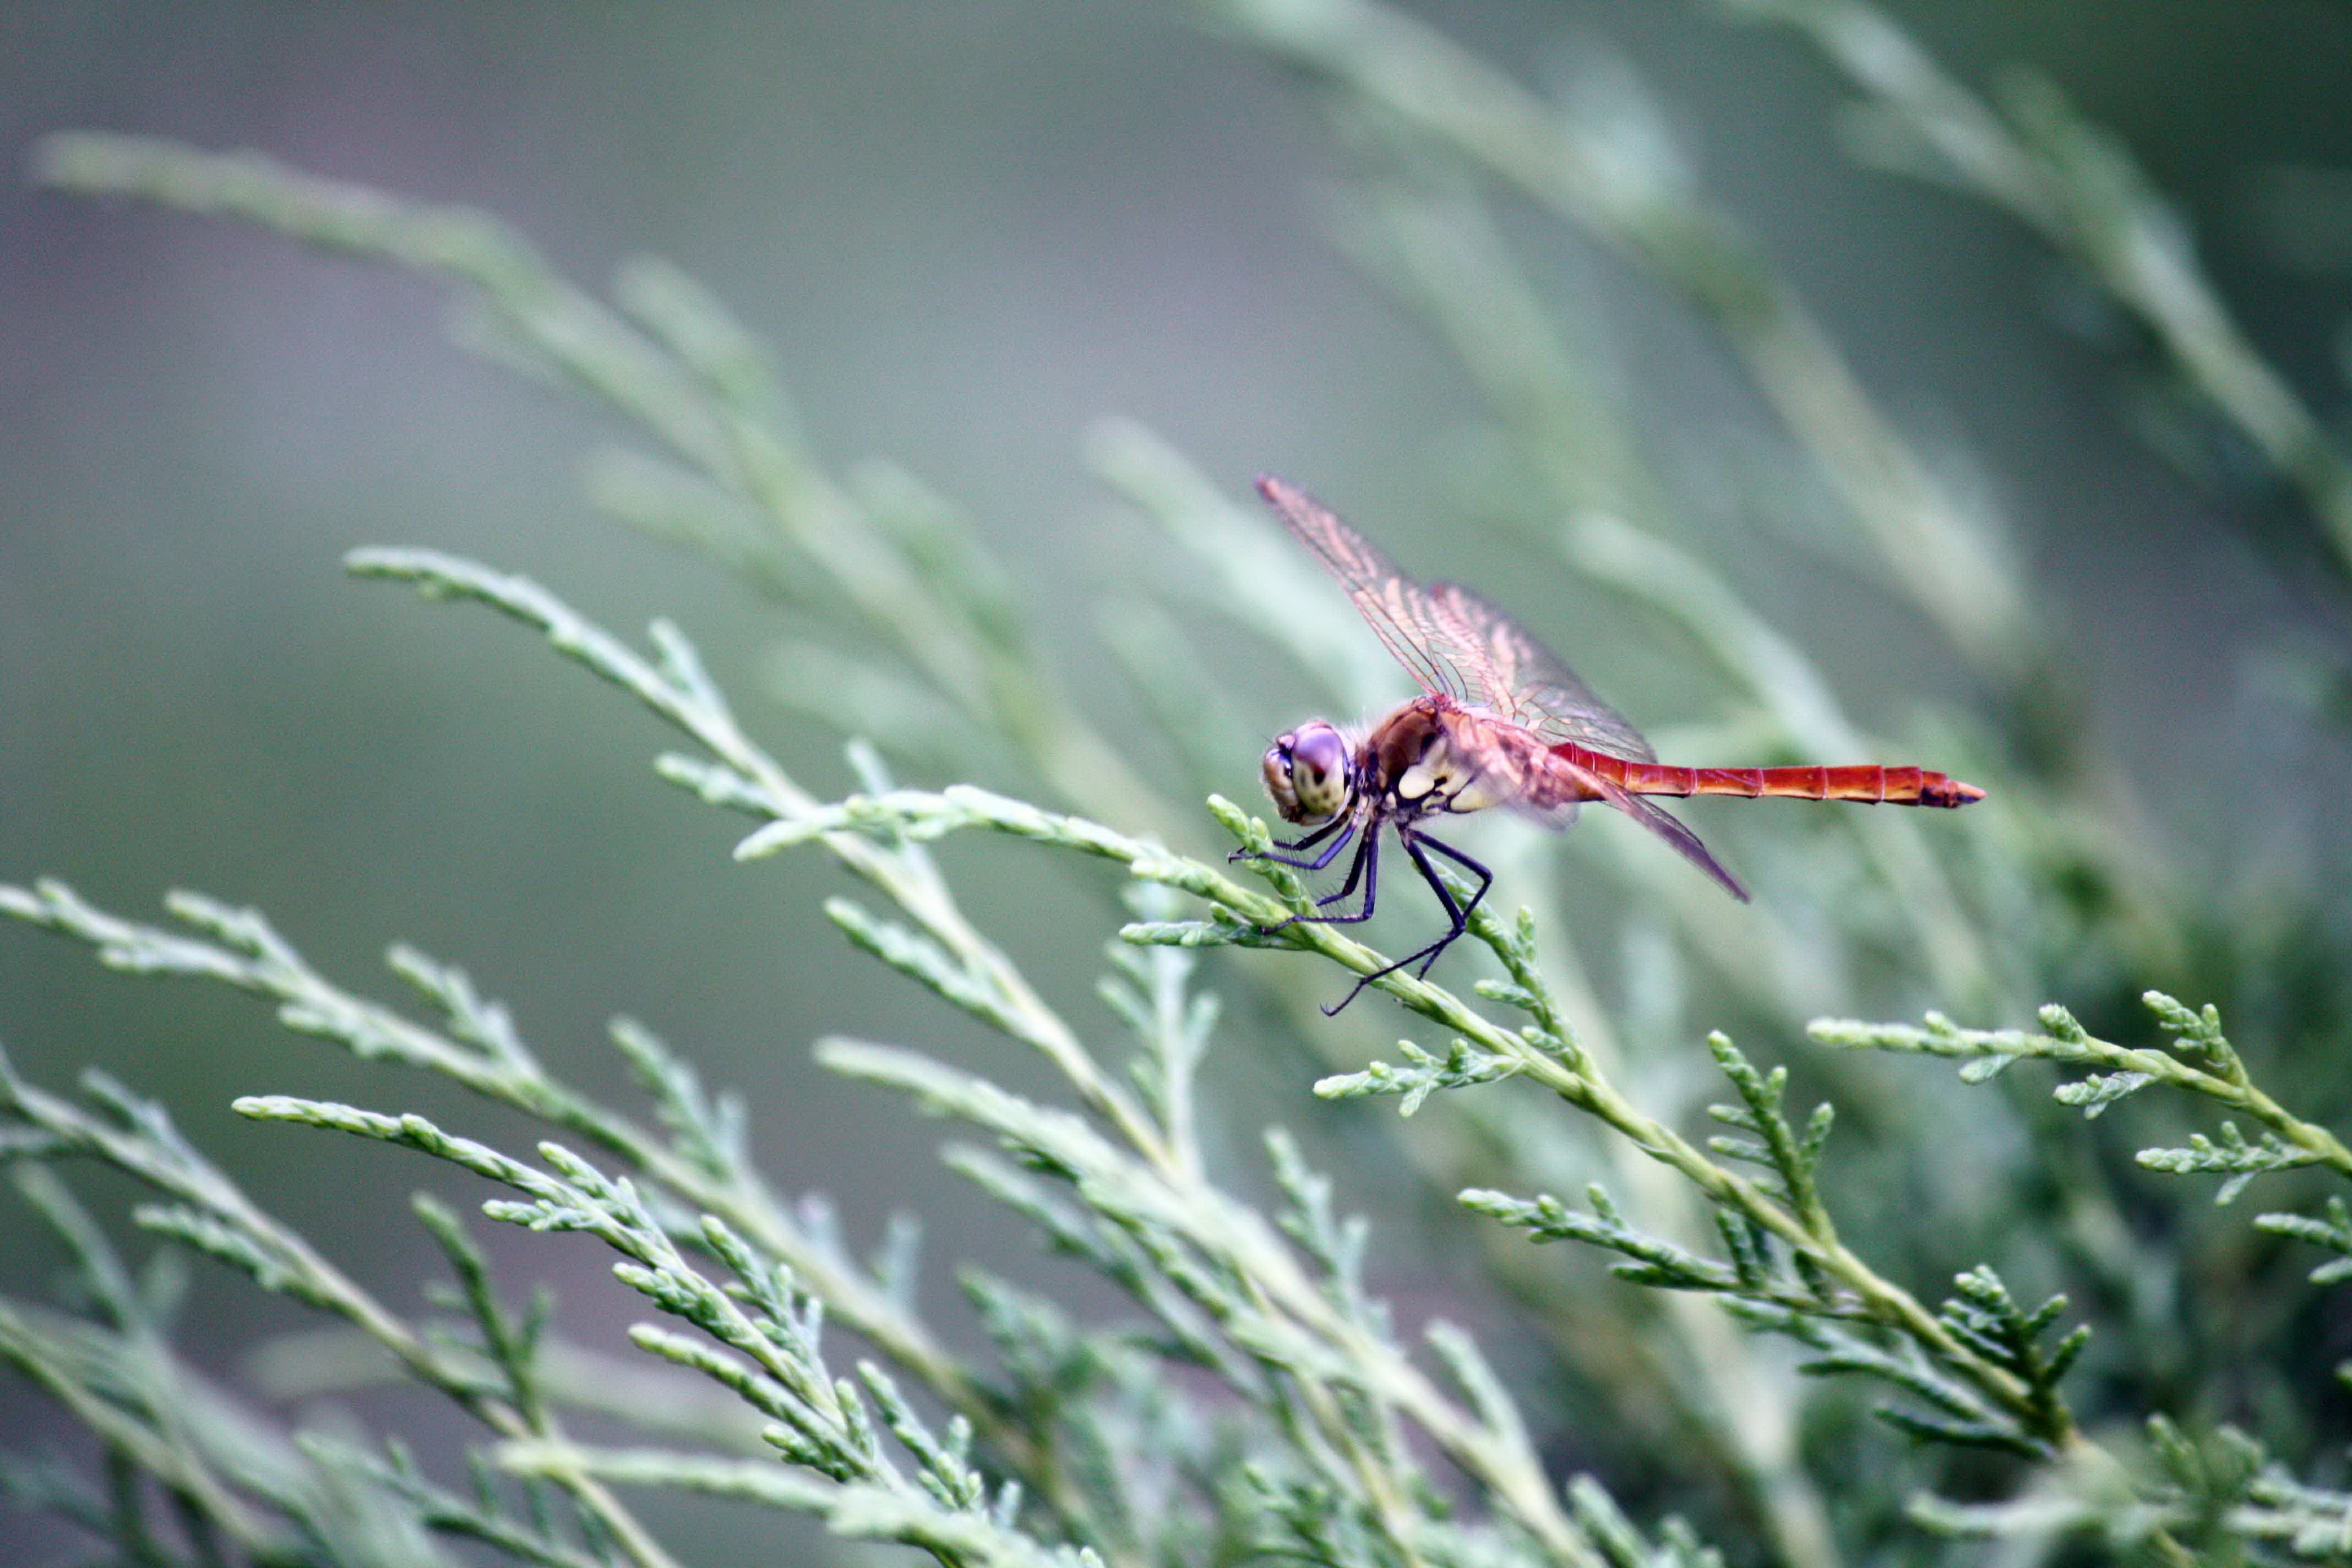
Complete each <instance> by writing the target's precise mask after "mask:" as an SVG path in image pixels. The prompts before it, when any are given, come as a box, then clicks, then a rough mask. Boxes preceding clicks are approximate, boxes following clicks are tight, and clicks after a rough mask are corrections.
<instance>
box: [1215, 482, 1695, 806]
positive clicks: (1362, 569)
mask: <svg viewBox="0 0 2352 1568" xmlns="http://www.w3.org/2000/svg"><path fill="white" fill-rule="evenodd" d="M1257 488H1258V493H1259V494H1260V495H1263V496H1264V497H1265V499H1266V501H1267V502H1268V504H1270V505H1271V506H1272V507H1273V508H1274V510H1275V511H1276V513H1277V514H1278V515H1279V516H1280V517H1281V519H1282V521H1284V522H1285V523H1286V524H1288V525H1289V528H1290V531H1291V532H1292V533H1294V534H1296V535H1297V536H1298V539H1299V541H1300V542H1302V543H1304V544H1305V545H1306V546H1307V548H1308V549H1309V550H1312V551H1313V552H1315V553H1316V555H1317V556H1318V557H1319V558H1320V559H1321V560H1322V562H1323V564H1324V565H1326V566H1328V567H1329V568H1330V569H1331V574H1332V575H1333V576H1335V577H1337V578H1339V583H1340V585H1341V586H1342V587H1344V588H1346V589H1347V591H1348V596H1349V598H1350V599H1353V600H1354V601H1355V602H1356V608H1357V609H1358V610H1360V611H1361V612H1362V614H1363V617H1364V619H1365V620H1367V621H1369V622H1370V624H1371V627H1372V630H1373V631H1374V632H1375V633H1376V634H1378V635H1379V637H1380V639H1381V642H1383V643H1385V644H1387V645H1388V650H1389V652H1391V654H1394V655H1395V656H1396V659H1397V662H1398V663H1399V664H1402V665H1403V666H1404V667H1405V668H1406V669H1407V670H1408V671H1410V672H1411V673H1412V678H1413V679H1415V680H1417V681H1419V682H1420V683H1421V687H1422V689H1423V690H1424V691H1429V692H1432V693H1434V694H1437V695H1440V696H1444V697H1451V698H1453V699H1454V700H1455V701H1457V702H1464V703H1470V704H1475V705H1476V706H1478V707H1481V708H1485V709H1486V710H1489V711H1491V712H1494V713H1496V714H1498V715H1500V716H1501V717H1503V718H1506V719H1508V720H1510V721H1512V722H1514V723H1517V724H1519V725H1521V726H1523V727H1524V728H1526V729H1527V730H1528V731H1529V732H1531V733H1533V734H1535V735H1536V736H1538V738H1540V739H1542V740H1544V741H1546V742H1549V743H1551V744H1555V745H1557V744H1559V742H1563V741H1574V742H1577V743H1578V744H1580V745H1586V746H1591V747H1593V748H1594V749H1596V750H1598V751H1603V752H1610V753H1611V754H1612V755H1615V756H1621V757H1631V758H1633V759H1634V760H1636V761H1639V762H1652V761H1654V760H1655V759H1656V757H1657V753H1656V752H1653V751H1652V750H1651V749H1650V743H1649V742H1647V741H1644V740H1643V739H1642V735H1641V731H1637V730H1635V729H1634V728H1633V725H1631V724H1629V723H1627V722H1626V721H1625V720H1624V718H1623V716H1622V715H1621V714H1620V713H1618V712H1617V710H1614V709H1612V708H1611V707H1610V706H1609V704H1607V703H1606V702H1603V701H1601V699H1600V698H1598V697H1596V696H1594V695H1593V692H1592V689H1591V687H1589V686H1587V685H1585V684H1584V682H1583V681H1581V680H1580V679H1577V677H1576V673H1575V671H1573V670H1571V669H1570V668H1568V666H1567V665H1566V664H1565V663H1564V662H1562V661H1561V659H1560V658H1559V655H1557V654H1555V653H1553V652H1552V651H1551V650H1550V649H1549V648H1547V647H1544V646H1543V644H1541V643H1539V642H1538V641H1537V640H1536V639H1535V638H1534V637H1532V636H1530V635H1529V634H1528V630H1527V628H1526V627H1524V626H1520V625H1519V624H1518V623H1517V621H1515V620H1513V619H1511V617H1510V616H1507V615H1505V614H1504V613H1503V612H1502V611H1501V610H1498V609H1496V607H1495V606H1494V605H1490V604H1488V603H1487V602H1486V600H1484V599H1482V598H1480V597H1479V596H1478V595H1475V594H1473V593H1472V592H1470V590H1469V589H1467V588H1464V587H1460V586H1457V585H1456V584H1452V583H1441V584H1437V585H1436V586H1435V587H1433V588H1424V587H1423V586H1422V585H1421V584H1418V583H1415V582H1413V581H1412V579H1411V578H1409V577H1407V576H1406V575H1405V574H1403V573H1402V572H1401V571H1399V570H1398V569H1397V565H1396V563H1394V562H1393V561H1391V560H1390V559H1389V558H1388V557H1387V556H1386V555H1384V554H1382V553H1381V551H1380V549H1379V548H1378V547H1377V546H1376V545H1374V544H1373V543H1372V542H1370V540H1367V539H1366V538H1364V536H1363V535H1361V534H1360V533H1358V532H1357V531H1355V530H1354V529H1352V528H1349V526H1348V525H1347V524H1346V523H1344V522H1341V521H1339V518H1338V517H1337V516H1336V515H1334V514H1333V513H1332V511H1331V510H1330V509H1328V507H1325V506H1323V505H1321V504H1320V503H1318V501H1316V500H1315V499H1314V498H1313V497H1311V496H1309V495H1307V493H1306V492H1305V491H1304V490H1301V489H1297V487H1295V486H1293V485H1291V484H1288V483H1287V482H1286V481H1284V480H1282V479H1276V478H1274V477H1273V476H1272V475H1262V476H1260V478H1259V479H1258V481H1257Z"/></svg>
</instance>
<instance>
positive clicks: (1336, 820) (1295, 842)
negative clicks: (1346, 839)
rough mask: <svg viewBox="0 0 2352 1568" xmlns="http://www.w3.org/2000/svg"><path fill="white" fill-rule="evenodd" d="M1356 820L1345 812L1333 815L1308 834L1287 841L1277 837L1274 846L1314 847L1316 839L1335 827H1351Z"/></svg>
mask: <svg viewBox="0 0 2352 1568" xmlns="http://www.w3.org/2000/svg"><path fill="white" fill-rule="evenodd" d="M1355 820H1356V819H1355V817H1354V816H1351V815H1346V814H1343V815H1341V816H1335V817H1333V818H1332V819H1331V820H1330V821H1328V822H1327V823H1325V824H1324V825H1323V826H1320V827H1318V828H1317V829H1316V830H1315V831H1314V832H1312V833H1309V834H1307V835H1305V836H1304V837H1298V838H1293V839H1289V840H1284V839H1280V838H1277V839H1276V840H1275V841H1274V847H1276V849H1312V848H1314V847H1315V842H1316V840H1318V839H1319V838H1321V837H1323V836H1324V835H1325V834H1327V833H1328V832H1330V831H1331V830H1332V829H1333V828H1337V827H1350V826H1353V825H1354V823H1355Z"/></svg>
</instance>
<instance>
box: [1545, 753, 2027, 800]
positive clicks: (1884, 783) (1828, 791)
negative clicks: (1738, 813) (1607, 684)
mask: <svg viewBox="0 0 2352 1568" xmlns="http://www.w3.org/2000/svg"><path fill="white" fill-rule="evenodd" d="M1551 751H1552V754H1553V755H1554V756H1556V757H1559V758H1561V759H1562V760H1563V761H1566V762H1569V763H1574V764H1575V765H1576V766H1578V767H1580V768H1582V769H1584V770H1585V771H1586V772H1587V773H1596V774H1598V775H1600V776H1601V778H1604V779H1607V780H1608V781H1609V782H1610V783H1611V784H1615V785H1617V786H1618V787H1619V788H1621V789H1623V790H1625V791H1626V792H1628V793H1629V794H1633V795H1746V796H1748V797H1750V798H1755V797H1759V796H1763V795H1776V796H1780V797H1784V798H1789V799H1795V800H1858V801H1861V802H1863V803H1864V805H1943V806H1960V805H1968V804H1969V802H1970V801H1976V800H1982V799H1983V798H1984V793H1985V792H1984V791H1982V790H1980V789H1979V788H1978V787H1977V786H1976V785H1974V784H1962V783H1961V782H1960V781H1959V780H1958V779H1955V778H1948V777H1946V776H1945V775H1944V774H1942V773H1935V772H1932V771H1930V770H1929V769H1927V768H1889V767H1882V766H1880V765H1879V764H1878V763H1862V764H1859V765H1857V766H1853V767H1842V768H1825V767H1818V766H1817V767H1799V768H1683V767H1673V766H1669V765H1668V764H1666V763H1636V762H1629V761H1627V760H1626V759H1625V758H1623V757H1612V756H1611V755H1610V754H1609V753H1608V752H1596V751H1593V750H1592V749H1591V747H1589V746H1580V745H1577V744H1576V743H1575V742H1569V743H1567V744H1565V745H1559V746H1554V747H1553V748H1552V749H1551Z"/></svg>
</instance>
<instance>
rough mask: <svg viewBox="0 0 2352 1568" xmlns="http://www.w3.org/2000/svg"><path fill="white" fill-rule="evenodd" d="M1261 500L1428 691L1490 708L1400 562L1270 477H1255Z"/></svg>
mask: <svg viewBox="0 0 2352 1568" xmlns="http://www.w3.org/2000/svg"><path fill="white" fill-rule="evenodd" d="M1257 493H1258V494H1260V495H1262V496H1264V497H1265V499H1266V502H1267V504H1268V505H1270V506H1272V507H1273V508H1274V510H1275V513H1276V515H1277V516H1279V517H1280V518H1281V519H1282V521H1284V522H1285V523H1286V524H1287V525H1288V526H1289V528H1290V531H1291V532H1292V533H1293V534H1295V535H1297V538H1298V541H1299V542H1300V543H1302V544H1304V545H1306V546H1307V549H1309V550H1311V551H1313V552H1315V554H1316V556H1317V557H1318V559H1319V560H1321V562H1322V563H1323V564H1324V565H1326V566H1328V567H1329V568H1330V570H1331V574H1332V575H1333V576H1334V577H1337V578H1339V585H1340V586H1341V587H1343V588H1345V589H1347V591H1348V597H1349V598H1350V599H1353V600H1354V601H1355V602H1356V608H1357V609H1358V610H1359V611H1360V612H1362V614H1363V617H1364V619H1365V620H1366V621H1368V622H1370V624H1371V628H1372V630H1373V632H1374V633H1376V634H1377V635H1378V636H1379V637H1380V639H1381V642H1383V643H1385V644H1387V645H1388V650H1389V652H1391V654H1393V655H1395V656H1396V661H1397V662H1398V663H1399V664H1401V665H1402V666H1404V667H1405V668H1406V669H1407V670H1408V671H1409V672H1411V674H1412V678H1413V679H1415V680H1416V681H1418V682H1420V683H1421V689H1423V691H1427V692H1430V693H1432V694H1433V695H1435V696H1440V697H1451V698H1453V699H1454V700H1455V701H1457V702H1484V701H1485V700H1486V699H1485V697H1484V696H1483V695H1481V694H1479V693H1478V692H1477V691H1476V689H1475V688H1474V687H1473V685H1472V683H1471V678H1470V675H1469V672H1468V671H1466V670H1465V669H1463V668H1462V667H1461V662H1460V656H1461V650H1460V649H1457V648H1454V647H1448V646H1447V639H1446V638H1444V637H1443V636H1437V635H1433V632H1434V630H1435V619H1436V617H1435V616H1434V615H1433V613H1432V612H1433V609H1434V607H1435V606H1434V605H1432V604H1431V602H1430V598H1429V595H1427V594H1425V593H1423V591H1422V589H1421V586H1420V584H1416V583H1414V582H1413V581H1412V579H1411V578H1409V577H1407V576H1406V575H1405V574H1403V573H1402V572H1400V571H1399V570H1397V564H1396V563H1395V562H1393V561H1391V560H1390V559H1389V558H1388V557H1387V556H1386V555H1383V554H1382V553H1381V551H1380V548H1379V547H1378V546H1377V545H1375V544H1373V543H1372V542H1371V541H1370V540H1369V539H1366V538H1365V537H1364V536H1363V535H1362V534H1360V533H1358V532H1357V531H1355V530H1354V529H1352V528H1349V526H1348V525H1347V524H1346V523H1344V522H1341V521H1339V518H1338V517H1337V516H1336V515H1334V514H1333V513H1332V511H1331V510H1330V509H1328V507H1325V506H1324V505H1322V504H1321V503H1320V502H1318V501H1317V500H1315V498H1314V497H1312V496H1310V495H1308V494H1307V492H1306V491H1305V490H1302V489H1297V488H1296V487H1295V486H1293V485H1291V484H1289V483H1287V482H1286V481H1285V480H1282V479H1276V478H1275V477H1274V476H1273V475H1272V474H1260V475H1259V476H1258V480H1257Z"/></svg>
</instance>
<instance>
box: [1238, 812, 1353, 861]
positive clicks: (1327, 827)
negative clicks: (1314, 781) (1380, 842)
mask: <svg viewBox="0 0 2352 1568" xmlns="http://www.w3.org/2000/svg"><path fill="white" fill-rule="evenodd" d="M1342 828H1345V829H1347V830H1348V832H1346V833H1342V832H1340V829H1342ZM1353 831H1355V819H1354V818H1353V817H1351V816H1335V817H1333V818H1332V819H1331V820H1330V821H1328V822H1327V823H1325V824H1324V825H1323V826H1320V827H1318V828H1317V829H1316V830H1315V831H1314V832H1312V833H1309V834H1307V835H1306V836H1305V837H1300V838H1293V839H1288V840H1284V839H1280V838H1276V839H1275V840H1273V844H1274V847H1276V849H1293V850H1297V849H1312V848H1314V847H1315V846H1317V845H1318V844H1320V843H1321V842H1322V841H1323V840H1324V839H1326V838H1328V837H1331V835H1333V834H1334V833H1338V834H1339V842H1340V843H1342V844H1344V843H1346V842H1347V841H1348V834H1349V833H1352V832H1353ZM1338 853H1339V850H1338V849H1337V848H1334V849H1332V850H1331V851H1330V852H1329V853H1328V854H1326V855H1325V856H1324V857H1323V858H1322V859H1320V860H1318V861H1317V862H1316V863H1315V864H1314V865H1313V866H1312V867H1310V868H1308V869H1311V870H1318V871H1319V870H1321V869H1322V868H1324V867H1325V866H1327V865H1328V864H1330V861H1331V857H1332V856H1333V855H1337V854H1338ZM1225 859H1226V860H1227V861H1228V862H1232V861H1235V860H1280V861H1281V862H1282V864H1284V865H1286V866H1297V865H1299V864H1301V862H1299V861H1297V860H1283V858H1282V857H1281V856H1279V855H1269V854H1267V853H1266V852H1265V850H1263V849H1236V850H1234V852H1233V853H1232V854H1230V855H1228V856H1226V857H1225Z"/></svg>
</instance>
